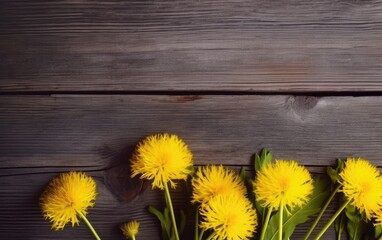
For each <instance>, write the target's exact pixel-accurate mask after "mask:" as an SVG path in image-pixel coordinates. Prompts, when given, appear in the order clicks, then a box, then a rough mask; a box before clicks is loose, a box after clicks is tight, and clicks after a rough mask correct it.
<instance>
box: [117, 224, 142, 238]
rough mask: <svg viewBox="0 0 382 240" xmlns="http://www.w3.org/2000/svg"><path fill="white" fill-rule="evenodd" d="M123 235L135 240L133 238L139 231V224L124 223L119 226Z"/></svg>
mask: <svg viewBox="0 0 382 240" xmlns="http://www.w3.org/2000/svg"><path fill="white" fill-rule="evenodd" d="M120 228H121V230H122V232H123V235H124V236H125V237H126V238H128V239H135V236H136V235H137V234H138V230H139V222H137V221H135V220H134V221H130V222H128V223H124V224H122V225H121V226H120Z"/></svg>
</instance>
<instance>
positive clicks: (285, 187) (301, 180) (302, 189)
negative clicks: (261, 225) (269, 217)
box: [254, 160, 313, 209]
mask: <svg viewBox="0 0 382 240" xmlns="http://www.w3.org/2000/svg"><path fill="white" fill-rule="evenodd" d="M254 186H255V189H254V192H255V195H256V198H257V200H258V201H260V202H262V203H263V206H265V207H270V208H271V209H278V208H280V207H282V206H285V207H289V208H290V209H291V208H293V207H295V206H302V205H303V204H304V203H306V202H307V201H308V200H309V198H308V197H309V195H310V194H311V193H312V191H313V180H312V177H311V176H310V173H309V171H308V170H307V169H306V168H305V167H303V166H300V165H298V163H297V162H296V161H285V160H278V161H276V162H275V163H272V164H267V165H265V166H263V167H262V168H261V169H260V171H259V172H258V173H257V176H256V180H255V182H254Z"/></svg>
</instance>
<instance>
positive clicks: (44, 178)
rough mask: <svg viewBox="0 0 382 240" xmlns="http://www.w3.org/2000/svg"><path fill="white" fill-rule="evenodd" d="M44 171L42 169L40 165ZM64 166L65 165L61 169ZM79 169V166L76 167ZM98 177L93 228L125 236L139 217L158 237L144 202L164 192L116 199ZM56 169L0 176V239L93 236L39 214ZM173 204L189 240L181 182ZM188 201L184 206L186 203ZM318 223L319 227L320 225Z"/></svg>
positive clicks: (146, 231) (145, 233) (155, 238)
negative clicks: (126, 226)
mask: <svg viewBox="0 0 382 240" xmlns="http://www.w3.org/2000/svg"><path fill="white" fill-rule="evenodd" d="M40 170H43V171H45V169H40ZM63 170H67V169H62V170H61V171H63ZM79 170H80V169H79ZM89 174H90V175H92V176H93V177H94V178H95V179H96V181H97V188H98V189H97V190H98V193H99V195H98V197H97V199H96V204H95V206H94V208H91V209H89V214H88V218H89V221H91V222H92V224H93V226H94V227H95V228H96V230H97V232H98V233H99V235H100V236H101V238H102V239H113V240H119V239H120V240H122V239H125V238H124V237H123V236H122V234H121V232H120V230H119V229H118V226H119V224H121V223H123V222H126V221H129V220H133V219H135V220H138V221H140V222H141V231H140V234H139V236H138V237H139V239H142V240H145V239H146V240H149V239H150V240H159V239H160V237H159V236H160V229H159V226H160V225H159V223H158V222H157V220H156V218H155V217H154V216H152V215H151V214H149V213H148V211H147V206H148V205H153V206H156V207H158V208H161V207H163V206H164V201H163V195H162V193H161V192H159V191H157V190H147V191H146V192H144V193H143V194H141V195H140V196H138V197H137V198H136V199H135V200H133V201H132V202H129V203H126V202H120V201H118V200H117V199H116V198H115V197H114V196H113V195H112V194H111V193H110V191H109V190H108V189H107V188H106V187H105V185H104V184H103V181H102V175H103V172H102V171H94V172H90V173H89ZM56 175H57V173H43V172H41V173H39V174H24V175H22V176H17V175H15V176H6V177H4V176H0V195H1V198H0V239H14V240H25V239H27V240H48V239H49V240H51V239H57V240H64V239H78V240H89V239H94V238H93V236H92V235H91V233H90V231H89V230H88V229H87V227H86V226H85V224H84V223H83V222H82V223H80V226H75V227H74V228H72V227H71V226H70V225H67V226H66V227H65V229H64V230H63V231H53V230H50V223H49V222H48V221H46V220H44V218H43V217H42V214H41V211H40V209H39V205H38V198H39V194H40V193H41V191H42V190H43V187H44V186H45V185H46V184H47V182H48V181H49V180H50V179H51V178H52V177H54V176H56ZM172 197H173V201H174V207H175V209H176V210H177V211H179V210H180V209H184V210H185V211H186V213H187V214H188V215H189V218H191V219H189V220H188V222H187V225H186V226H187V228H186V231H185V233H184V235H183V236H182V239H184V240H191V239H193V237H192V234H193V232H192V229H193V224H194V222H193V220H192V214H193V212H192V209H190V205H189V204H188V203H189V200H190V199H189V198H188V197H187V196H186V195H185V189H184V186H183V187H182V186H181V185H180V188H179V189H177V190H174V191H172ZM186 205H187V206H186ZM333 213H334V208H333V207H331V208H330V209H328V212H327V214H326V215H325V216H324V217H323V221H322V223H325V221H327V219H328V217H329V216H330V215H331V214H333ZM322 223H320V225H319V227H322V225H323V224H322ZM308 227H309V224H304V225H301V226H299V227H298V228H297V229H296V232H295V235H294V237H293V239H297V240H298V239H302V236H303V234H304V233H306V231H307V229H308ZM333 232H334V231H333V229H330V230H329V231H328V232H327V234H325V236H324V237H326V239H334V233H333Z"/></svg>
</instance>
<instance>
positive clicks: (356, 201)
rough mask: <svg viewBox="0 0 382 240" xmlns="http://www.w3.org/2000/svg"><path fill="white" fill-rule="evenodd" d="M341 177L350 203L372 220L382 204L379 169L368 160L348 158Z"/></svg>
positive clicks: (343, 190) (381, 185)
mask: <svg viewBox="0 0 382 240" xmlns="http://www.w3.org/2000/svg"><path fill="white" fill-rule="evenodd" d="M340 177H341V184H342V192H343V193H344V195H345V196H346V198H347V199H348V200H350V204H352V205H354V206H355V207H356V208H358V209H359V210H360V212H361V213H364V214H365V216H366V218H367V219H368V220H370V219H371V217H372V214H373V213H374V212H376V211H378V210H379V209H380V208H381V205H382V178H381V174H380V173H379V171H378V169H377V168H376V167H375V166H373V165H371V164H370V162H369V161H367V160H364V159H361V158H359V159H354V158H348V159H347V160H346V162H345V167H344V169H343V170H342V172H341V173H340Z"/></svg>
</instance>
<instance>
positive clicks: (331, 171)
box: [326, 159, 345, 184]
mask: <svg viewBox="0 0 382 240" xmlns="http://www.w3.org/2000/svg"><path fill="white" fill-rule="evenodd" d="M344 166H345V162H344V161H343V160H341V159H337V167H336V168H332V167H327V169H326V172H327V174H328V175H329V177H330V179H331V180H332V182H333V183H334V184H335V183H337V182H338V180H339V179H340V172H341V171H342V169H343V168H344Z"/></svg>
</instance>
